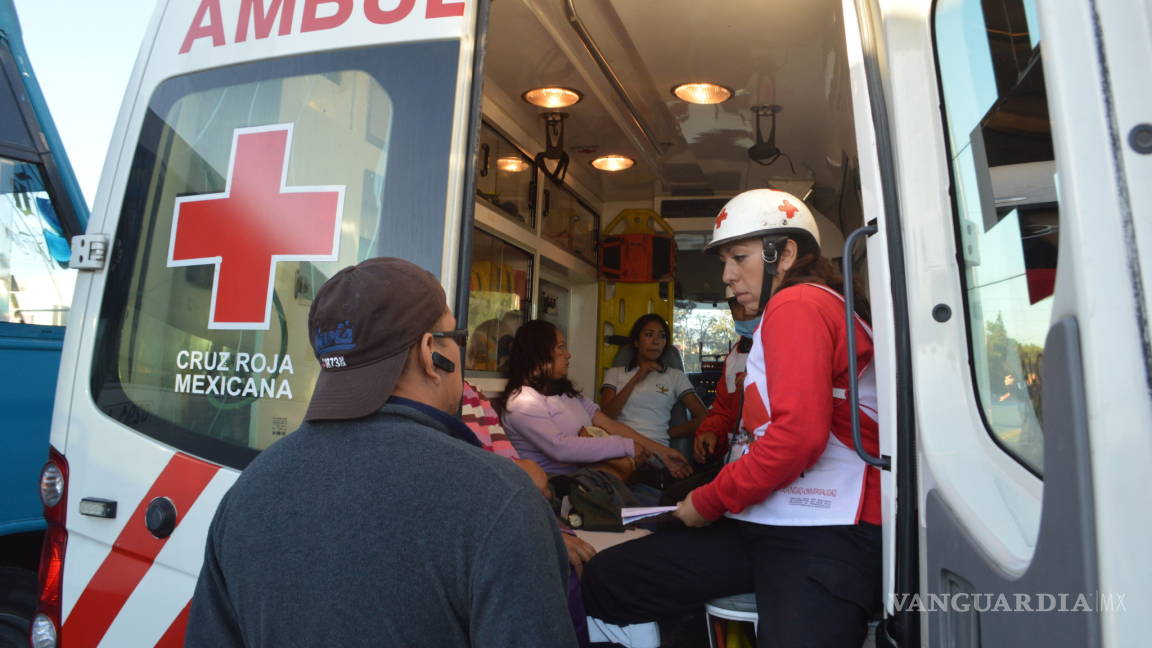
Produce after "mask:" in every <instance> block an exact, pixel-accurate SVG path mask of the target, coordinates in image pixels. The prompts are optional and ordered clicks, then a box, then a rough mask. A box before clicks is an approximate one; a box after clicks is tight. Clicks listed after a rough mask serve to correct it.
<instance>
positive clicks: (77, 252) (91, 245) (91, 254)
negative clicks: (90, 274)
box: [68, 234, 108, 270]
mask: <svg viewBox="0 0 1152 648" xmlns="http://www.w3.org/2000/svg"><path fill="white" fill-rule="evenodd" d="M107 258H108V237H107V236H105V235H104V234H80V235H78V236H73V237H72V257H71V258H70V259H68V267H69V268H75V269H77V270H102V269H103V268H104V263H105V261H106V260H107Z"/></svg>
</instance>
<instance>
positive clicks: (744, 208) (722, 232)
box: [704, 189, 820, 251]
mask: <svg viewBox="0 0 1152 648" xmlns="http://www.w3.org/2000/svg"><path fill="white" fill-rule="evenodd" d="M770 234H800V235H801V236H803V235H804V234H807V235H808V236H809V237H811V239H812V242H813V243H815V244H816V249H817V250H819V249H820V230H819V229H818V228H817V227H816V219H815V218H813V216H812V212H811V211H810V210H809V209H808V206H807V205H805V204H804V201H803V200H800V199H799V198H797V197H796V196H793V195H792V194H790V193H788V192H787V191H777V190H775V189H752V190H750V191H745V192H744V193H742V194H740V195H738V196H736V197H735V198H733V199H732V200H729V201H728V202H727V203H725V204H724V208H723V209H721V210H720V213H719V214H717V215H716V222H715V224H714V225H713V226H712V241H711V242H710V243H708V244H707V245H705V246H704V250H705V251H715V249H716V248H717V247H719V246H721V245H724V244H725V243H731V242H732V241H738V240H740V239H746V238H752V237H760V236H766V235H770Z"/></svg>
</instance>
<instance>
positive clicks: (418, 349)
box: [414, 333, 440, 382]
mask: <svg viewBox="0 0 1152 648" xmlns="http://www.w3.org/2000/svg"><path fill="white" fill-rule="evenodd" d="M414 352H415V353H416V357H415V358H414V359H415V361H416V367H417V369H418V371H419V373H420V376H421V377H423V378H430V379H432V380H433V381H435V382H440V374H439V372H437V371H436V365H435V364H434V363H433V362H432V335H431V334H429V333H425V334H424V335H423V336H422V337H421V338H420V341H419V342H417V343H416V346H415V348H414Z"/></svg>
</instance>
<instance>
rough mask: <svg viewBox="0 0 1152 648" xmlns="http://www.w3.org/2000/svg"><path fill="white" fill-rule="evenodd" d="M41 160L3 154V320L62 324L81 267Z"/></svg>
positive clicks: (0, 175)
mask: <svg viewBox="0 0 1152 648" xmlns="http://www.w3.org/2000/svg"><path fill="white" fill-rule="evenodd" d="M68 257H69V245H68V239H67V237H66V236H65V234H64V229H63V227H62V226H61V224H60V221H59V219H58V218H57V217H56V211H55V210H54V209H53V208H52V201H51V200H50V199H49V198H48V192H47V190H46V188H45V186H44V177H43V175H42V174H41V173H40V167H39V166H38V165H35V164H32V163H29V162H22V161H18V160H12V159H9V158H0V322H12V323H16V324H42V325H47V326H63V325H64V322H65V320H66V319H67V317H68V306H69V304H71V303H72V290H73V287H74V286H75V283H76V271H75V270H69V269H68Z"/></svg>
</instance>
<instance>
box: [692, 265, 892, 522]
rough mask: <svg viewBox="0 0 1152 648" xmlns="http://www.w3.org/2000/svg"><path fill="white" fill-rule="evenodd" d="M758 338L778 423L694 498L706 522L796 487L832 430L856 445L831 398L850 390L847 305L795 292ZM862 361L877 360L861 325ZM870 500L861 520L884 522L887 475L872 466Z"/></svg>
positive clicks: (802, 288) (814, 291)
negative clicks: (882, 483)
mask: <svg viewBox="0 0 1152 648" xmlns="http://www.w3.org/2000/svg"><path fill="white" fill-rule="evenodd" d="M758 333H759V335H760V342H761V345H762V347H763V349H764V356H765V358H764V366H765V377H766V379H767V385H768V395H769V401H770V407H771V412H769V414H770V416H771V423H770V424H769V425H768V428H767V430H766V431H765V433H764V436H762V437H760V438H759V439H757V440H756V441H755V442H754V443H753V444H752V445H751V446H750V448H749V451H748V453H747V454H745V455H744V456H743V457H741V458H740V459H738V460H737V461H734V462H732V463H730V464H728V465H727V466H725V467H724V469H723V470H721V471H720V474H719V475H717V477H716V479H715V480H714V481H712V482H711V483H710V484H707V485H705V486H701V487H700V488H697V489H696V490H695V491H693V492H692V503H693V504H694V505H695V507H696V510H697V511H699V512H700V514H701V515H703V516H704V517H706V518H710V519H715V518H719V517H720V516H721V515H723V514H724V513H725V512H728V511H731V512H734V513H738V512H740V511H742V510H744V508H746V507H747V506H749V505H751V504H755V503H757V502H760V501H762V500H764V499H765V498H767V497H768V496H769V495H771V494H772V493H773V492H774V491H776V490H778V489H780V488H782V487H784V486H787V485H788V484H790V483H792V482H793V481H794V480H795V479H796V478H797V477H799V476H800V473H802V472H803V471H805V470H807V469H808V468H809V467H811V466H812V465H813V464H815V463H816V461H817V460H818V459H819V458H820V455H821V454H822V453H823V452H824V448H825V447H826V445H827V443H828V433H829V431H830V430H831V432H832V433H833V434H835V435H836V437H837V438H838V439H839V440H840V442H841V443H844V444H845V445H847V446H848V447H852V424H851V408H850V406H849V403H848V401H847V400H844V399H834V398H832V391H833V389H834V388H838V389H847V387H848V358H847V344H848V338H847V335H846V332H845V325H844V304H843V302H842V301H840V300H839V299H837V298H836V297H835V296H834V295H831V294H829V293H828V292H826V291H825V290H823V289H822V288H819V287H815V286H806V285H798V286H792V287H789V288H787V289H785V290H782V291H780V292H779V293H777V294H776V295H774V296H773V297H772V299H771V300H770V301H769V302H768V308H767V310H766V312H765V314H764V321H763V323H762V324H761V326H760V329H759V331H758ZM856 359H857V367H858V368H863V367H865V366H867V365H868V364H869V363H871V362H872V341H871V339H870V338H869V336H868V335H867V334H866V333H865V331H864V330H863V328H862V327H860V326H859V325H858V324H857V326H856ZM747 407H748V403H745V409H746V410H747ZM749 414H750V413H749V412H748V411H745V412H744V416H745V417H749ZM860 427H861V436H862V439H863V442H864V448H865V449H866V450H867V451H868V452H870V453H871V454H873V455H876V454H878V449H879V431H878V428H877V424H876V421H875V419H874V418H870V417H868V416H861V417H860ZM863 500H864V501H863V502H862V508H861V511H860V516H859V520H860V521H862V522H870V523H872V524H880V521H881V517H880V473H879V471H877V470H876V469H875V468H873V467H871V466H869V467H868V469H867V472H866V474H865V484H864V492H863Z"/></svg>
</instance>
